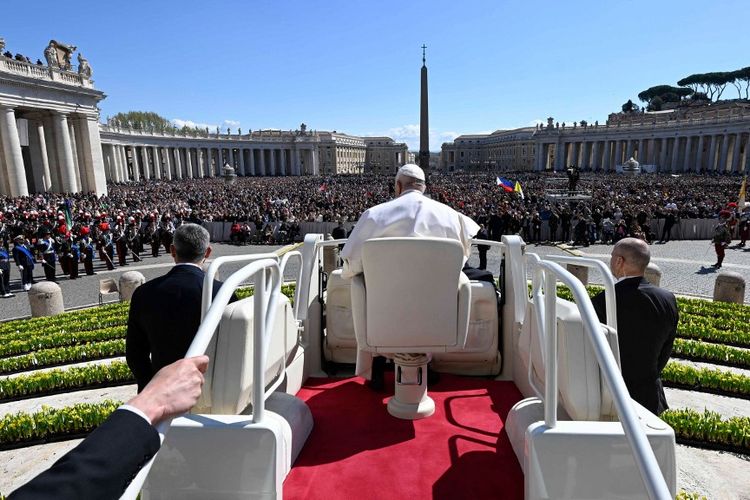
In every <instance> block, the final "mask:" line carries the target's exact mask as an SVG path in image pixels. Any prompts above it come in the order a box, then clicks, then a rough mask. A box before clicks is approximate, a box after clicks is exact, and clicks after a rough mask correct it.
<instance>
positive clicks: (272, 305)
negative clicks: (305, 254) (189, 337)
mask: <svg viewBox="0 0 750 500" xmlns="http://www.w3.org/2000/svg"><path fill="white" fill-rule="evenodd" d="M269 271H270V274H271V277H270V278H271V279H270V281H268V282H267V281H266V273H267V272H269ZM250 276H253V277H254V283H255V288H256V289H255V293H254V294H253V308H254V312H255V314H254V315H253V316H254V318H253V319H254V321H253V392H252V400H251V401H252V405H253V416H252V417H253V423H256V424H257V423H260V422H261V421H262V420H263V417H264V416H265V385H266V384H265V380H264V379H265V373H264V370H265V365H266V358H267V355H268V337H269V336H270V335H271V332H273V326H274V325H273V323H274V319H275V317H276V314H275V312H276V302H277V301H278V296H279V293H281V273H280V269H279V264H278V262H277V261H276V260H275V259H264V260H260V261H255V262H251V263H250V264H248V265H246V266H245V267H243V268H242V269H240V270H239V271H237V272H236V273H234V274H232V275H231V276H230V277H229V278H228V279H227V280H226V281H225V282H224V284H223V285H222V286H221V288H220V289H219V293H217V294H216V299H215V300H214V301H213V303H212V304H211V307H210V308H209V309H208V311H207V313H206V317H205V318H204V319H203V321H202V322H201V325H200V327H198V331H197V332H196V334H195V337H194V338H193V342H192V343H191V344H190V347H189V348H188V350H187V353H186V354H185V357H186V358H190V357H193V356H200V355H201V354H204V353H205V352H206V349H207V348H208V344H209V343H210V342H211V338H212V337H213V336H214V332H215V331H216V328H217V327H218V326H219V322H220V321H221V317H222V315H223V314H224V308H225V307H226V306H227V304H229V301H230V300H231V298H232V294H234V291H235V290H236V289H237V288H238V287H239V286H240V285H242V282H243V281H245V280H246V279H247V278H249V277H250ZM204 291H205V288H204ZM171 425H172V420H171V419H169V420H165V421H163V422H161V423H160V424H158V425H157V426H156V430H157V431H158V432H159V440H160V442H161V443H164V438H165V437H166V434H167V432H168V431H169V428H170V426H171ZM158 454H159V452H158V451H157V453H156V454H155V455H154V456H153V457H151V460H149V461H148V463H146V465H144V466H143V468H142V469H141V470H140V471H139V472H138V474H137V475H136V476H135V478H134V479H133V481H131V483H130V485H129V486H128V488H127V489H126V490H125V492H124V493H123V494H122V496H121V497H120V500H135V498H136V497H137V496H138V494H139V493H140V491H141V488H143V484H144V483H145V481H146V477H148V473H149V471H150V470H151V466H152V465H153V464H154V460H156V457H157V456H158Z"/></svg>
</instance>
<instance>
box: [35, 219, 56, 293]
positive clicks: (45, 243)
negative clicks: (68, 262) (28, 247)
mask: <svg viewBox="0 0 750 500" xmlns="http://www.w3.org/2000/svg"><path fill="white" fill-rule="evenodd" d="M43 234H44V238H42V239H41V240H39V244H38V248H39V252H40V253H41V254H42V265H43V266H44V279H46V280H47V281H57V278H55V274H56V272H57V268H56V267H55V262H57V252H56V251H55V247H56V245H57V242H55V239H54V238H52V232H51V231H50V230H49V229H45V230H44V231H43Z"/></svg>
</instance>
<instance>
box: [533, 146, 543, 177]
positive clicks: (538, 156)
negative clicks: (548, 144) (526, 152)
mask: <svg viewBox="0 0 750 500" xmlns="http://www.w3.org/2000/svg"><path fill="white" fill-rule="evenodd" d="M543 155H544V144H542V143H541V142H539V141H537V142H536V143H535V144H534V170H536V171H537V172H539V171H542V170H544V168H543V167H542V156H543Z"/></svg>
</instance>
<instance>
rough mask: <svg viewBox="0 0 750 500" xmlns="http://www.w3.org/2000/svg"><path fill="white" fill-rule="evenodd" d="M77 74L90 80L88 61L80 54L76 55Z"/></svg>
mask: <svg viewBox="0 0 750 500" xmlns="http://www.w3.org/2000/svg"><path fill="white" fill-rule="evenodd" d="M78 74H79V75H81V76H82V77H83V78H87V79H91V74H92V71H91V65H90V64H89V60H88V59H86V58H85V57H83V55H82V54H81V53H80V52H79V53H78Z"/></svg>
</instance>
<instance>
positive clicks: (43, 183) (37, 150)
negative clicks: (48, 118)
mask: <svg viewBox="0 0 750 500" xmlns="http://www.w3.org/2000/svg"><path fill="white" fill-rule="evenodd" d="M29 152H30V153H31V168H32V171H33V174H34V176H33V178H34V191H48V190H49V189H50V187H51V182H50V173H49V159H48V158H47V142H46V140H45V138H44V124H43V123H42V120H29Z"/></svg>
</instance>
